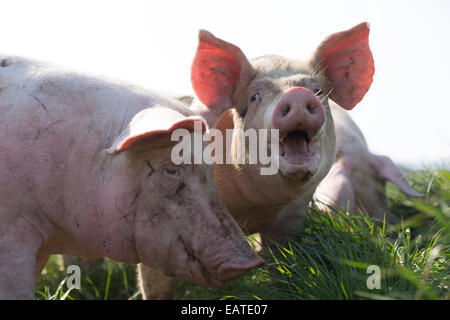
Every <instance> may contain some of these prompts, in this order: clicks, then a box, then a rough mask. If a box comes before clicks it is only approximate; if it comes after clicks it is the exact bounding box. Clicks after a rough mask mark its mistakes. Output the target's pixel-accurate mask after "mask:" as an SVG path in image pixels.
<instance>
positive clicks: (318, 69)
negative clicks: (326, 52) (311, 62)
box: [311, 64, 325, 79]
mask: <svg viewBox="0 0 450 320" xmlns="http://www.w3.org/2000/svg"><path fill="white" fill-rule="evenodd" d="M324 72H325V67H322V65H320V64H316V65H315V66H314V67H313V69H312V71H311V76H312V77H313V78H316V79H320V78H321V77H322V75H323V74H324Z"/></svg>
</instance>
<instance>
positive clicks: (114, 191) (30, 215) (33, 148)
mask: <svg viewBox="0 0 450 320" xmlns="http://www.w3.org/2000/svg"><path fill="white" fill-rule="evenodd" d="M0 61H1V66H0V89H1V90H0V111H1V113H2V117H1V119H0V135H1V137H2V139H1V141H0V159H1V161H0V179H1V181H2V183H1V185H0V199H1V200H0V299H9V298H13V299H19V298H30V299H32V298H33V297H34V290H33V288H34V281H35V278H37V277H38V276H39V274H40V272H41V269H42V268H43V266H44V265H45V263H46V261H47V258H48V256H49V255H50V254H54V253H61V254H67V255H73V256H79V257H85V258H97V257H103V256H106V257H109V258H111V259H115V260H118V261H122V262H127V263H139V262H143V263H146V264H148V265H151V266H152V267H154V268H156V269H158V270H160V271H161V272H163V273H165V274H167V275H176V276H179V277H184V278H187V279H190V280H192V281H195V282H198V283H200V284H208V285H221V284H222V283H223V282H224V281H226V280H228V279H231V278H233V277H235V276H237V275H239V274H241V273H242V272H244V271H245V270H248V269H249V268H252V267H255V266H258V265H260V264H261V262H262V261H261V259H259V258H258V257H257V256H256V254H255V253H254V252H253V251H252V250H251V248H250V246H249V244H248V243H247V241H246V239H245V237H244V235H243V233H242V231H241V230H240V229H239V228H238V226H237V224H236V222H235V221H234V220H233V218H232V217H231V216H230V214H229V213H228V211H227V210H226V208H225V206H224V204H223V203H222V201H221V199H220V197H219V195H218V193H217V191H216V190H215V188H214V186H213V185H212V184H210V183H209V182H208V181H211V179H208V175H210V173H209V171H210V170H209V169H208V168H207V167H205V166H203V165H191V164H182V165H174V164H173V163H172V161H171V156H170V155H171V149H172V147H173V142H172V141H171V139H170V136H171V133H172V132H174V130H177V129H178V130H184V132H185V134H190V132H191V131H192V129H193V128H194V123H198V122H200V123H201V124H202V125H201V126H200V127H201V128H203V130H206V128H207V125H206V123H204V121H203V120H202V118H200V117H198V116H195V115H193V114H192V112H191V111H189V110H188V109H187V108H185V107H184V106H183V105H181V104H180V103H179V102H178V101H175V100H172V99H169V98H165V97H162V96H160V95H157V94H155V93H153V92H150V91H148V90H145V89H142V88H136V87H134V86H132V85H129V84H123V83H119V82H114V81H111V80H106V79H102V78H98V77H92V76H87V75H83V74H78V73H75V72H66V71H62V70H60V69H59V68H56V67H52V66H49V65H47V64H43V63H39V62H35V61H31V60H28V59H23V58H15V57H8V58H6V57H5V58H3V57H0Z"/></svg>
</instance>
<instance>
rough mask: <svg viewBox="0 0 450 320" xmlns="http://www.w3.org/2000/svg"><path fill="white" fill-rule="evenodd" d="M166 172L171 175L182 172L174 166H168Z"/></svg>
mask: <svg viewBox="0 0 450 320" xmlns="http://www.w3.org/2000/svg"><path fill="white" fill-rule="evenodd" d="M165 172H166V173H167V174H170V175H173V176H179V175H180V172H179V171H178V170H177V169H176V168H173V167H169V168H166V169H165Z"/></svg>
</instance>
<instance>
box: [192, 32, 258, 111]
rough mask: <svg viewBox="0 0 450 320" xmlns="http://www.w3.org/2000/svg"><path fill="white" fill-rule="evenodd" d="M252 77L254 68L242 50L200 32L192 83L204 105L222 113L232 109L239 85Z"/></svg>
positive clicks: (209, 34)
mask: <svg viewBox="0 0 450 320" xmlns="http://www.w3.org/2000/svg"><path fill="white" fill-rule="evenodd" d="M251 74H253V69H252V67H251V65H250V63H249V62H248V60H247V58H246V57H245V55H244V54H243V53H242V51H241V49H239V48H238V47H237V46H235V45H233V44H231V43H228V42H225V41H223V40H221V39H218V38H216V37H214V36H213V35H212V34H211V33H209V32H208V31H205V30H201V31H200V33H199V44H198V48H197V53H196V55H195V58H194V62H193V63H192V68H191V82H192V87H193V88H194V91H195V94H196V95H197V97H198V98H199V99H200V101H201V102H202V103H203V104H205V105H206V106H207V107H208V108H212V109H215V111H217V112H220V113H221V112H222V111H225V110H226V109H228V108H230V107H231V105H232V99H233V94H234V92H235V90H236V88H237V86H238V85H239V83H241V82H242V80H244V81H245V80H248V78H249V77H250V76H251Z"/></svg>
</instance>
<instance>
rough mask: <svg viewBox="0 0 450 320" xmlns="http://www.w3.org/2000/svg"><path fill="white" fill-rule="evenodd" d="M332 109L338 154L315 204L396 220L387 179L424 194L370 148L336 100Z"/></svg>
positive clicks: (404, 189) (408, 192)
mask: <svg viewBox="0 0 450 320" xmlns="http://www.w3.org/2000/svg"><path fill="white" fill-rule="evenodd" d="M330 109H331V113H332V115H333V119H334V126H335V129H336V156H335V162H334V164H333V166H332V167H331V169H330V172H329V173H328V175H327V176H326V177H325V178H324V179H323V180H322V181H321V182H320V184H319V186H318V187H317V189H316V191H315V193H314V198H315V200H316V204H317V205H318V206H319V207H321V208H322V209H325V210H329V206H332V207H335V208H336V209H342V208H344V209H346V210H348V211H349V212H354V211H355V210H360V211H362V212H365V213H367V214H368V215H370V216H372V217H374V218H376V219H377V220H379V221H380V222H381V221H385V222H386V223H393V222H394V221H395V219H394V217H393V216H392V215H391V214H389V212H388V206H387V198H386V192H385V185H386V182H387V181H390V182H392V183H394V184H395V185H396V186H397V187H398V188H399V190H400V191H402V192H403V193H404V194H406V195H408V196H410V197H423V196H424V195H423V194H421V193H419V192H417V191H416V190H414V189H413V188H412V187H411V185H410V184H409V182H408V180H407V179H406V177H405V175H404V174H403V172H402V170H401V169H400V168H399V167H398V166H397V165H396V164H395V163H394V162H393V161H392V160H391V159H390V158H389V157H387V156H382V155H375V154H373V153H371V152H370V151H369V149H368V147H367V143H366V141H365V139H364V136H363V134H362V132H361V130H360V129H359V128H358V126H357V125H356V123H355V122H354V121H353V120H352V119H351V117H350V116H349V114H348V113H347V112H346V111H345V110H342V108H340V107H339V106H338V105H336V104H335V103H330Z"/></svg>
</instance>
